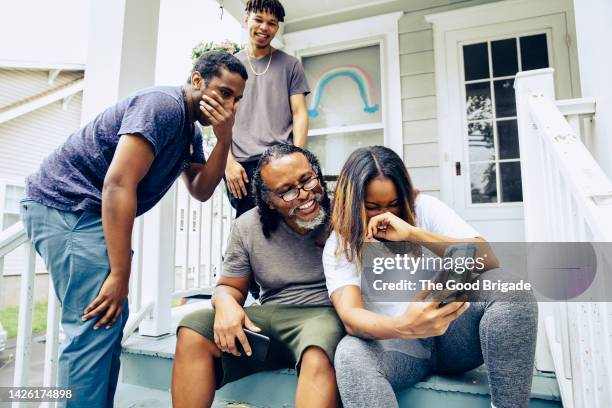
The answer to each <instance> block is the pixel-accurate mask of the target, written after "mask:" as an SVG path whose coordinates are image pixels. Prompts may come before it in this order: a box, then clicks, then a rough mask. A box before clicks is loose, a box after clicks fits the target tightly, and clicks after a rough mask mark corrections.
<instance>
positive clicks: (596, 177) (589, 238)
mask: <svg viewBox="0 0 612 408" xmlns="http://www.w3.org/2000/svg"><path fill="white" fill-rule="evenodd" d="M553 74H554V71H553V70H552V69H543V70H537V71H528V72H522V73H519V74H518V75H517V77H516V82H515V90H516V99H517V111H518V121H519V140H520V149H521V173H522V178H523V201H524V213H525V232H526V240H527V241H528V242H553V241H564V242H593V243H594V247H595V250H596V252H597V255H598V258H597V264H598V268H597V275H596V279H595V282H594V283H593V284H592V286H591V288H600V289H601V290H600V292H599V293H593V294H592V297H591V298H592V300H593V302H580V303H579V302H567V303H541V304H540V317H541V319H540V321H541V326H540V330H541V331H540V334H542V331H543V332H544V333H545V338H546V342H544V343H543V344H546V345H547V346H548V350H546V351H547V352H548V356H549V357H550V360H551V361H550V363H551V365H552V367H553V369H554V371H555V373H556V376H557V379H558V381H559V386H560V389H561V396H562V399H563V403H564V406H566V407H569V408H574V407H575V408H591V407H601V408H604V407H610V406H612V307H611V304H610V303H606V302H601V300H602V299H605V296H606V294H604V293H602V292H603V291H604V290H605V288H607V287H610V283H611V282H610V279H612V278H611V277H610V276H609V273H610V270H611V268H612V256H611V255H612V254H610V253H609V252H605V250H601V249H602V248H601V246H602V245H597V243H610V242H612V181H610V179H609V177H608V176H607V175H606V174H605V173H604V171H603V170H602V169H601V167H600V166H599V165H598V163H597V162H596V161H595V159H594V158H593V156H592V154H591V153H592V152H590V151H589V149H590V148H591V147H592V146H593V144H592V138H593V137H597V136H601V137H603V136H608V137H609V135H594V134H593V132H592V131H591V126H590V123H591V122H592V115H593V114H594V113H595V101H594V100H592V99H577V100H568V101H555V93H554V81H553ZM564 114H565V115H566V116H567V118H566V117H564ZM608 245H609V244H608ZM598 249H599V250H598ZM607 296H610V294H607ZM541 345H542V342H540V344H539V346H541ZM538 360H539V364H541V365H542V366H544V369H545V368H546V367H545V366H547V365H548V364H547V361H546V355H544V353H542V350H541V349H539V350H538ZM539 368H542V367H539Z"/></svg>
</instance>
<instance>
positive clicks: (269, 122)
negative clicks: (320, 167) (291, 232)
mask: <svg viewBox="0 0 612 408" xmlns="http://www.w3.org/2000/svg"><path fill="white" fill-rule="evenodd" d="M245 10H246V16H245V17H244V23H245V24H246V27H247V29H248V33H249V42H248V45H247V48H246V50H244V51H241V52H239V53H238V54H236V57H238V59H239V60H240V61H241V62H242V63H243V64H244V65H245V66H246V67H247V70H248V71H249V76H250V80H249V81H248V83H247V85H246V88H245V90H244V99H243V100H242V102H241V103H240V112H238V113H237V114H236V123H235V124H234V137H233V141H232V149H231V152H230V154H229V157H228V160H227V166H226V168H225V178H226V183H227V188H228V190H229V192H230V199H231V200H232V201H233V204H234V207H235V208H236V217H239V216H240V215H242V214H243V213H244V212H246V211H248V210H250V209H251V208H253V207H254V206H255V202H254V201H253V192H252V191H250V190H251V189H250V188H249V183H250V182H251V179H252V177H253V173H254V172H255V168H256V167H257V161H258V159H259V157H260V156H261V155H262V153H263V152H264V151H265V150H266V149H267V148H268V147H270V146H272V145H275V144H278V143H283V142H288V143H293V144H294V145H295V146H298V147H305V146H306V137H307V133H308V110H307V108H306V95H307V94H308V93H309V92H310V89H309V87H308V83H307V82H306V76H305V75H304V69H303V67H302V64H301V63H300V61H299V60H298V59H296V58H294V57H292V56H290V55H288V54H286V53H284V52H283V51H281V50H277V49H275V48H273V47H272V46H271V45H270V44H271V42H272V40H273V39H274V36H275V35H276V33H277V32H278V28H279V24H280V23H281V22H283V21H284V18H285V10H284V8H283V5H282V4H281V3H280V2H279V1H278V0H248V1H247V3H246V9H245Z"/></svg>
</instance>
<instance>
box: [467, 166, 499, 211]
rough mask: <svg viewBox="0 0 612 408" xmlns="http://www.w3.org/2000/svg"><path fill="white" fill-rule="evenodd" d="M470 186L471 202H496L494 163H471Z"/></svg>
mask: <svg viewBox="0 0 612 408" xmlns="http://www.w3.org/2000/svg"><path fill="white" fill-rule="evenodd" d="M470 186H471V190H472V203H494V202H497V185H496V180H495V163H484V164H480V163H479V164H471V165H470Z"/></svg>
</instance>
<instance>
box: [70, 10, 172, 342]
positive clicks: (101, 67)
mask: <svg viewBox="0 0 612 408" xmlns="http://www.w3.org/2000/svg"><path fill="white" fill-rule="evenodd" d="M159 10H160V0H106V1H103V0H94V1H92V3H91V18H90V34H89V47H88V55H87V66H86V71H85V87H84V94H83V109H82V116H81V123H83V124H84V123H87V122H89V121H90V120H91V119H93V118H94V117H95V116H96V115H97V114H99V113H100V112H102V111H103V110H104V109H106V108H107V107H109V106H111V105H113V104H114V103H115V102H117V101H118V100H119V99H121V98H123V97H125V96H126V95H128V94H130V93H132V92H134V91H137V90H139V89H142V88H146V87H150V86H153V85H155V67H156V58H157V38H158V30H159ZM171 191H174V190H171ZM174 209H175V205H174V195H173V194H167V195H166V197H164V199H162V201H161V202H160V203H159V204H158V205H157V206H156V207H155V208H153V209H152V210H151V211H150V212H149V213H148V214H146V216H145V218H144V222H145V225H144V234H143V238H144V240H143V245H142V252H143V254H142V255H143V256H142V259H143V268H142V273H143V276H142V277H141V279H140V280H141V281H142V288H141V294H142V304H143V305H146V304H148V303H150V302H153V304H154V306H153V310H152V312H151V313H150V314H149V315H148V316H146V317H145V319H144V320H143V322H142V323H141V324H140V327H139V330H140V334H143V335H148V336H160V335H163V334H166V333H170V332H171V319H170V298H171V293H172V291H173V286H174V285H173V279H174V218H175V212H174ZM134 273H137V271H132V274H134ZM131 312H132V314H133V313H135V312H137V311H136V310H132V311H131Z"/></svg>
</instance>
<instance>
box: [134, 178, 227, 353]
mask: <svg viewBox="0 0 612 408" xmlns="http://www.w3.org/2000/svg"><path fill="white" fill-rule="evenodd" d="M232 220H233V209H232V207H231V205H230V203H229V201H228V199H227V196H226V193H225V188H224V185H223V183H221V184H220V185H219V186H218V187H217V189H216V190H215V193H214V194H213V196H212V197H211V198H210V199H209V200H208V201H206V202H205V203H202V202H199V201H197V200H195V199H194V198H192V197H191V196H190V195H189V193H188V192H187V189H186V188H185V186H184V185H183V183H182V182H181V181H177V183H176V184H175V186H174V187H173V188H172V189H171V190H170V191H169V192H168V193H167V194H166V196H165V197H164V198H163V199H162V201H161V202H160V203H159V204H158V205H157V206H156V207H155V208H154V209H153V210H151V211H150V212H149V213H147V214H146V215H145V216H143V217H140V218H139V219H138V220H137V221H136V224H135V226H134V234H133V237H134V239H133V248H134V251H135V252H134V259H133V262H134V264H133V267H132V276H131V280H130V320H129V321H128V324H127V327H126V330H125V331H124V341H125V340H127V338H128V337H129V336H130V335H131V334H132V332H133V331H134V330H135V329H136V327H139V332H140V334H143V335H147V336H152V337H157V336H162V335H164V334H168V333H170V332H171V330H172V327H171V326H172V323H171V313H170V304H171V302H172V301H173V300H175V299H177V298H183V297H187V296H192V295H197V294H204V293H212V288H213V286H214V284H215V282H216V279H217V276H218V274H219V273H220V271H221V268H222V265H223V263H222V261H223V252H224V250H225V245H226V243H227V239H228V236H229V231H230V227H231V222H232ZM145 274H146V279H144V276H145Z"/></svg>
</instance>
